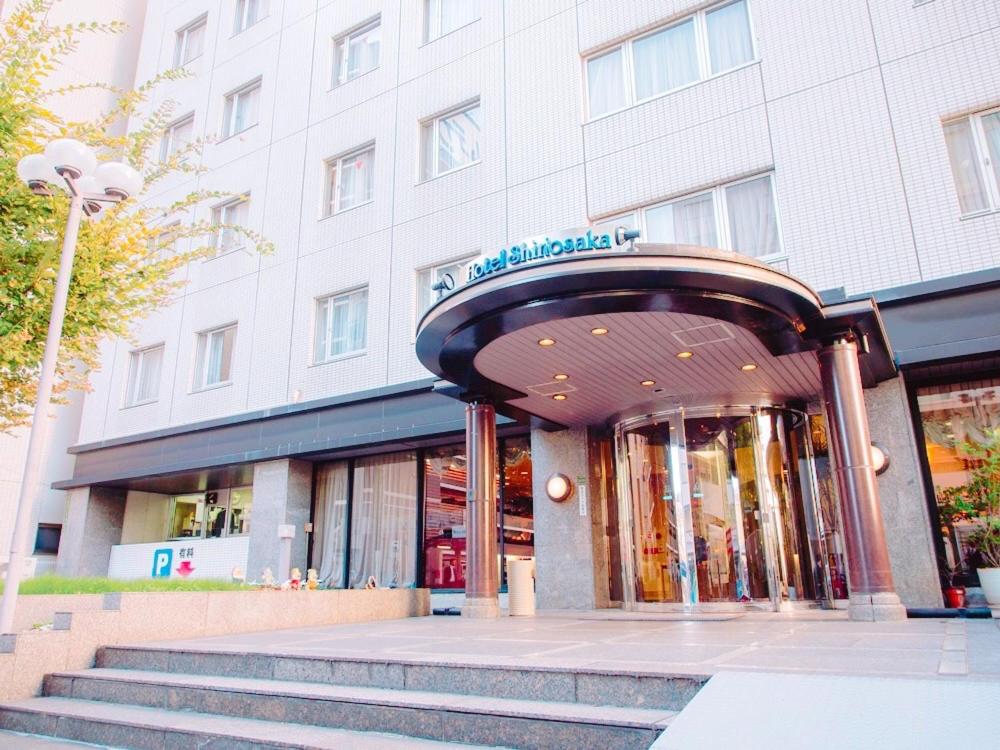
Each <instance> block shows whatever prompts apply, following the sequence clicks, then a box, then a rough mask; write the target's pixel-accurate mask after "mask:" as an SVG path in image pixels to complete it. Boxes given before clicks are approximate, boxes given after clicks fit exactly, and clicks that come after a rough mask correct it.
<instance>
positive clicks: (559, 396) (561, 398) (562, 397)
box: [552, 393, 569, 401]
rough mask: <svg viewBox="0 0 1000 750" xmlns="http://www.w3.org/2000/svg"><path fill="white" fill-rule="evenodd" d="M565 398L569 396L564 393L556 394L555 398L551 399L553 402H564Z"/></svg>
mask: <svg viewBox="0 0 1000 750" xmlns="http://www.w3.org/2000/svg"><path fill="white" fill-rule="evenodd" d="M567 398H569V396H567V395H566V394H565V393H557V394H556V395H555V396H553V397H552V399H553V400H554V401H565V400H566V399H567Z"/></svg>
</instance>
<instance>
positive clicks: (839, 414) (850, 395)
mask: <svg viewBox="0 0 1000 750" xmlns="http://www.w3.org/2000/svg"><path fill="white" fill-rule="evenodd" d="M819 364H820V377H821V378H822V381H823V397H824V400H825V402H826V422H827V429H828V431H829V438H830V440H829V443H830V454H831V457H832V458H833V473H834V480H835V482H836V485H837V493H838V495H839V496H840V507H841V510H842V512H843V517H844V539H845V542H846V546H847V572H848V576H849V578H850V589H851V598H850V606H849V612H850V617H851V619H852V620H897V619H904V618H905V617H906V610H905V608H904V607H903V605H902V604H901V603H900V601H899V597H898V596H897V595H896V592H895V587H894V585H893V582H892V569H891V568H890V565H889V550H888V547H886V543H885V530H884V529H883V525H882V511H881V508H880V505H879V498H878V481H877V480H876V478H875V468H874V466H873V465H872V458H871V435H870V433H869V430H868V411H867V409H866V408H865V398H864V393H863V390H862V384H861V371H860V368H859V364H858V345H857V342H856V341H855V340H854V338H853V336H850V337H849V336H847V335H844V336H841V337H839V338H837V339H835V340H834V341H833V342H832V343H829V344H827V345H826V346H825V347H823V349H822V350H821V351H820V353H819Z"/></svg>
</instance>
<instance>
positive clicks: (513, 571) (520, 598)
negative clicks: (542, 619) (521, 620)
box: [507, 560, 535, 617]
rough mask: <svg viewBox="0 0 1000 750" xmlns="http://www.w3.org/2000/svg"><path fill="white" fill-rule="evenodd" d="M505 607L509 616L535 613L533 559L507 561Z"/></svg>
mask: <svg viewBox="0 0 1000 750" xmlns="http://www.w3.org/2000/svg"><path fill="white" fill-rule="evenodd" d="M507 607H508V612H509V613H510V615H511V617H530V616H531V615H534V614H535V561H534V560H508V561H507Z"/></svg>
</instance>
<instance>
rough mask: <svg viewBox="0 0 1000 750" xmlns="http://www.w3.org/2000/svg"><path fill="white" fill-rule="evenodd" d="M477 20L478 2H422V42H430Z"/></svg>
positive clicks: (476, 0)
mask: <svg viewBox="0 0 1000 750" xmlns="http://www.w3.org/2000/svg"><path fill="white" fill-rule="evenodd" d="M478 18H479V0H424V41H427V42H431V41H433V40H435V39H437V38H438V37H441V36H444V35H445V34H450V33H451V32H453V31H454V30H455V29H460V28H462V27H463V26H465V25H466V24H470V23H472V22H473V21H475V20H477V19H478Z"/></svg>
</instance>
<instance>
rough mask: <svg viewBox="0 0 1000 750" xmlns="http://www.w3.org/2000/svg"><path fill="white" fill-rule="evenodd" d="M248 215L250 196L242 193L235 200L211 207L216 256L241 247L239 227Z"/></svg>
mask: <svg viewBox="0 0 1000 750" xmlns="http://www.w3.org/2000/svg"><path fill="white" fill-rule="evenodd" d="M249 216H250V196H248V195H243V196H240V197H239V198H236V199H235V200H231V201H228V202H226V203H223V204H222V205H221V206H216V207H215V208H213V209H212V224H214V225H215V226H216V227H217V229H216V231H215V254H216V257H218V256H220V255H225V254H226V253H231V252H233V251H234V250H240V249H242V248H243V239H244V237H243V234H242V233H241V232H240V230H239V228H240V227H245V226H246V224H247V219H248V218H249Z"/></svg>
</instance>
